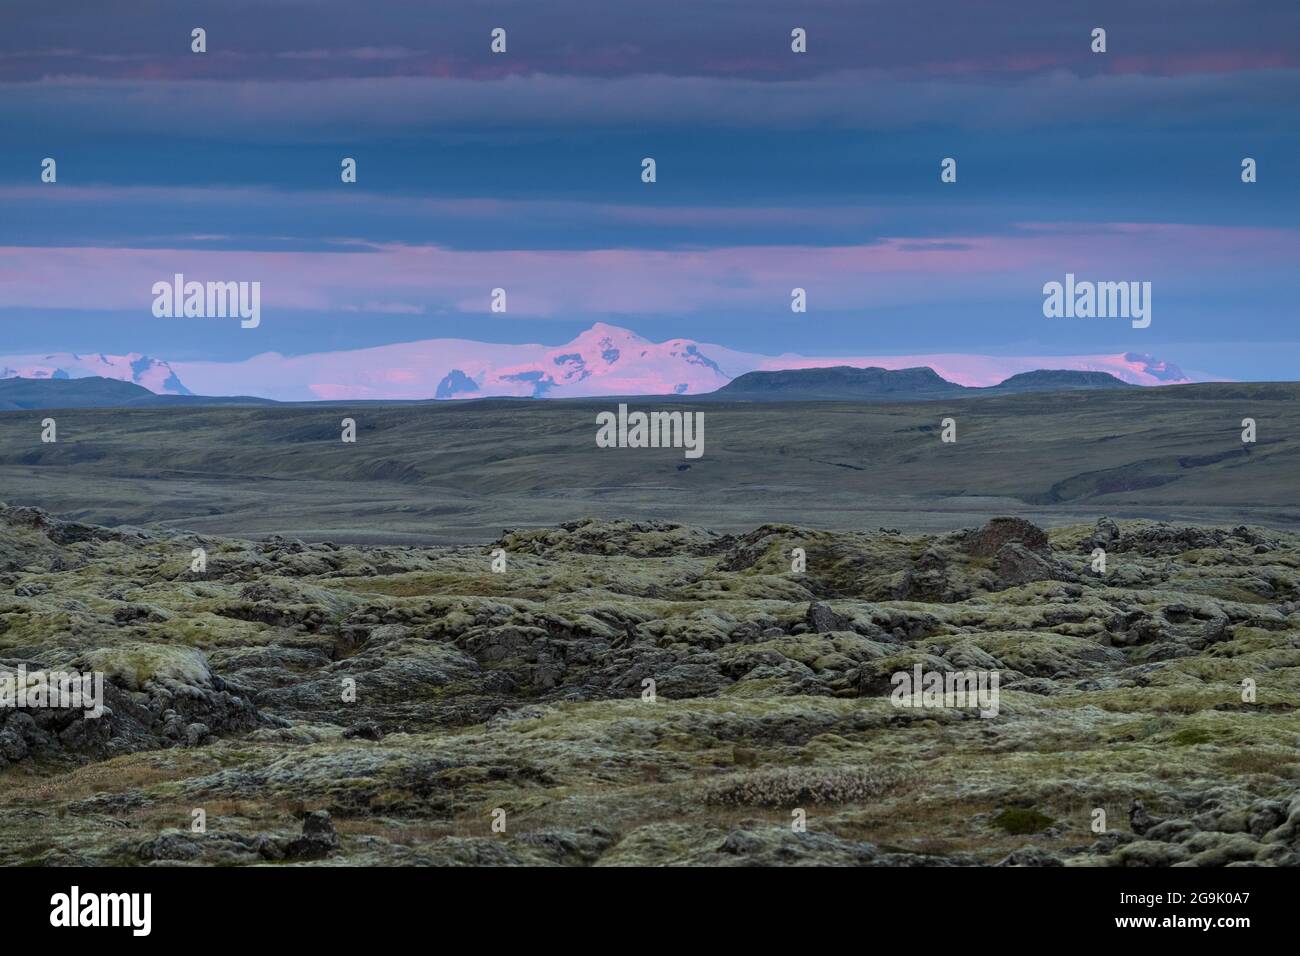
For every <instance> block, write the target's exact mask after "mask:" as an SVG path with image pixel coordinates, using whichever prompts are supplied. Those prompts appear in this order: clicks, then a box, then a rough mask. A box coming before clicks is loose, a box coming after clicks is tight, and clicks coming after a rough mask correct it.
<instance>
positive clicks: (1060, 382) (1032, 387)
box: [706, 365, 1141, 402]
mask: <svg viewBox="0 0 1300 956" xmlns="http://www.w3.org/2000/svg"><path fill="white" fill-rule="evenodd" d="M1140 387H1141V386H1138V385H1133V384H1130V383H1129V382H1125V381H1121V380H1120V379H1118V378H1116V377H1115V376H1114V375H1111V374H1110V373H1109V372H1086V371H1072V370H1063V369H1055V370H1047V369H1038V370H1035V371H1032V372H1020V373H1019V374H1017V375H1012V376H1011V377H1010V378H1008V379H1006V380H1005V381H1002V382H999V383H998V384H997V385H990V386H986V387H984V388H968V387H967V386H964V385H958V384H956V383H955V382H950V381H948V380H947V379H945V378H942V377H941V376H940V375H939V374H938V373H937V372H935V371H934V369H931V368H903V369H896V370H891V369H884V368H876V367H874V366H873V367H870V368H854V367H852V366H848V365H839V366H834V367H832V368H801V369H786V370H782V371H777V372H746V373H745V374H744V375H740V376H737V377H736V378H734V379H732V381H730V382H729V383H727V384H726V385H724V386H722V388H719V389H718V390H717V391H715V392H713V393H711V395H710V396H706V397H713V398H718V399H728V400H740V401H756V402H790V401H796V402H798V401H803V402H807V401H892V402H900V401H901V402H907V401H929V400H932V399H939V398H952V397H962V398H978V397H980V396H982V395H989V396H991V395H1021V394H1024V393H1026V392H1058V391H1069V390H1078V389H1099V388H1140Z"/></svg>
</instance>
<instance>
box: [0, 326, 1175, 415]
mask: <svg viewBox="0 0 1300 956" xmlns="http://www.w3.org/2000/svg"><path fill="white" fill-rule="evenodd" d="M833 365H854V366H859V367H866V366H878V367H881V368H887V369H899V368H911V367H916V366H929V367H930V368H933V369H934V370H935V371H936V372H937V373H938V374H939V375H941V376H942V377H943V378H946V379H948V380H949V381H951V382H956V383H957V384H959V385H995V384H997V383H998V382H1001V381H1002V380H1004V379H1006V378H1008V377H1010V376H1011V375H1014V374H1016V373H1018V372H1029V371H1034V370H1036V369H1076V370H1082V371H1095V372H1109V373H1111V374H1112V375H1114V376H1115V377H1117V378H1119V379H1121V380H1123V381H1125V382H1131V383H1133V384H1135V385H1168V384H1173V383H1177V382H1187V381H1191V379H1189V378H1188V377H1187V376H1186V375H1184V374H1183V372H1182V371H1180V370H1179V369H1178V368H1177V367H1176V366H1173V365H1171V364H1169V363H1168V362H1162V361H1159V360H1157V359H1155V358H1153V357H1151V356H1149V355H1143V354H1138V353H1134V352H1127V353H1123V354H1119V355H1073V356H1062V355H1054V356H991V355H964V354H931V355H888V356H880V355H875V356H843V355H841V356H834V357H809V356H804V355H791V354H786V355H777V356H772V355H760V354H757V353H752V352H740V351H736V350H735V349H729V348H725V347H723V346H720V345H709V344H705V343H700V342H695V341H693V340H691V339H669V340H668V341H666V342H651V341H650V340H649V339H646V338H642V337H641V336H639V335H637V334H636V333H635V332H631V331H629V330H627V329H623V328H619V327H618V326H614V325H607V324H605V323H597V324H595V325H593V326H592V327H591V328H589V329H587V330H586V331H585V332H583V333H581V334H580V335H578V336H577V337H576V338H575V339H573V341H571V342H568V343H566V344H564V345H559V346H549V345H499V344H493V343H487V342H475V341H471V340H468V339H426V340H424V341H419V342H404V343H401V344H397V345H381V346H377V347H374V348H364V349H351V350H347V351H339V352H319V353H315V354H309V355H296V356H287V355H281V354H279V353H276V352H266V353H262V354H260V355H255V356H253V357H252V358H248V359H244V360H242V361H234V362H172V363H170V364H169V363H167V362H161V361H158V360H156V359H150V358H147V357H145V356H141V355H136V354H131V355H124V356H111V355H107V356H106V355H93V356H85V355H68V354H59V355H46V356H16V357H12V358H7V357H0V375H5V376H14V375H19V376H22V377H29V378H61V377H69V378H79V377H82V376H86V375H103V376H105V377H108V378H118V379H122V380H124V381H129V382H135V383H137V384H139V385H143V386H144V387H145V388H148V389H150V390H151V391H154V392H157V393H159V394H171V395H185V394H191V393H193V394H198V395H254V396H259V397H262V398H272V399H277V400H280V401H319V400H330V399H397V400H401V399H428V398H439V399H453V398H483V397H487V396H502V395H508V396H528V397H536V398H566V397H580V396H593V395H700V394H703V393H706V392H712V391H714V390H716V389H718V388H721V387H722V386H723V385H726V384H727V383H728V382H729V381H731V380H732V379H733V378H735V377H736V376H738V375H742V374H744V373H745V372H753V371H775V370H779V369H799V368H822V367H826V366H833ZM182 382H183V383H184V384H182Z"/></svg>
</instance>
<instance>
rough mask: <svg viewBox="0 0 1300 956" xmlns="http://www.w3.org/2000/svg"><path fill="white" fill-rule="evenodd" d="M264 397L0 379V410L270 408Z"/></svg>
mask: <svg viewBox="0 0 1300 956" xmlns="http://www.w3.org/2000/svg"><path fill="white" fill-rule="evenodd" d="M274 404H276V403H275V402H273V401H271V400H270V399H266V398H250V397H248V396H234V397H229V398H211V397H208V396H203V395H155V394H154V393H153V392H151V391H149V389H147V388H145V387H143V386H141V385H135V384H133V383H131V382H123V381H120V380H119V379H115V378H102V377H100V376H97V375H92V376H87V377H86V378H0V411H6V412H11V411H22V410H26V409H43V408H134V407H140V406H146V407H147V406H172V405H187V406H188V405H274Z"/></svg>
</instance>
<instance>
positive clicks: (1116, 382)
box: [968, 369, 1142, 394]
mask: <svg viewBox="0 0 1300 956" xmlns="http://www.w3.org/2000/svg"><path fill="white" fill-rule="evenodd" d="M1141 387H1142V386H1140V385H1134V384H1133V383H1132V382H1125V381H1122V380H1121V379H1118V378H1116V377H1115V376H1114V375H1111V374H1110V372H1080V371H1074V370H1072V369H1051V370H1048V369H1038V370H1036V371H1033V372H1021V373H1020V374H1018V375H1012V376H1011V377H1010V378H1008V379H1006V380H1005V381H1002V382H999V383H998V384H997V385H992V386H989V387H988V388H972V389H968V391H970V392H984V393H986V394H991V393H993V392H1000V393H1004V394H1018V393H1020V392H1048V391H1050V392H1059V391H1065V390H1067V389H1077V388H1141Z"/></svg>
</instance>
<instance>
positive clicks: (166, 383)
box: [0, 352, 191, 395]
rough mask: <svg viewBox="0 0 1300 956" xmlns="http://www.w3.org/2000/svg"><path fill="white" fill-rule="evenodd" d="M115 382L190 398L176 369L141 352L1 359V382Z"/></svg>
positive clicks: (7, 357)
mask: <svg viewBox="0 0 1300 956" xmlns="http://www.w3.org/2000/svg"><path fill="white" fill-rule="evenodd" d="M93 376H98V377H100V378H112V379H117V380H118V381H121V382H133V383H134V384H136V385H140V386H143V387H144V388H147V389H149V391H151V392H154V393H156V394H158V395H189V394H191V392H190V390H189V389H188V388H186V387H185V386H184V385H182V384H181V381H180V379H178V378H177V377H176V373H175V372H174V371H172V367H171V366H170V365H168V364H167V363H166V362H160V361H158V360H157V359H152V358H150V357H149V356H147V355H141V354H140V353H138V352H130V353H128V354H127V355H105V354H103V353H102V352H97V353H95V354H94V355H78V354H76V353H74V352H52V353H50V354H48V355H6V356H3V357H0V378H91V377H93Z"/></svg>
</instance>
